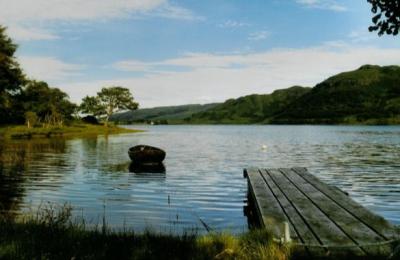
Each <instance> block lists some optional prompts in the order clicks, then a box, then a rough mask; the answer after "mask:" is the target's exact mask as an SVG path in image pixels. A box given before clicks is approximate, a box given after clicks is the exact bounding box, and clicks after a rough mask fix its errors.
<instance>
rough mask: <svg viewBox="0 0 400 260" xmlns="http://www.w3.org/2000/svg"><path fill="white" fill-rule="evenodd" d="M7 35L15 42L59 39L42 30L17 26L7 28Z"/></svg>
mask: <svg viewBox="0 0 400 260" xmlns="http://www.w3.org/2000/svg"><path fill="white" fill-rule="evenodd" d="M7 33H8V35H9V36H10V37H11V38H12V39H14V40H16V41H33V40H55V39H58V38H59V37H58V36H57V35H56V34H54V33H52V32H50V31H47V30H44V29H40V28H33V27H23V26H18V25H15V26H11V27H9V28H8V30H7Z"/></svg>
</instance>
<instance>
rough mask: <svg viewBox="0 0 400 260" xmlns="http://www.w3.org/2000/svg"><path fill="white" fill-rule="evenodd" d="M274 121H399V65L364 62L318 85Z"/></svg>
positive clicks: (373, 122)
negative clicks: (379, 64) (375, 64)
mask: <svg viewBox="0 0 400 260" xmlns="http://www.w3.org/2000/svg"><path fill="white" fill-rule="evenodd" d="M271 122H272V123H372V124H376V123H378V124H379V123H384V124H385V123H399V122H400V67H399V66H386V67H380V66H372V65H364V66H362V67H361V68H359V69H358V70H355V71H350V72H344V73H341V74H338V75H336V76H333V77H331V78H329V79H327V80H325V81H323V82H322V83H320V84H318V85H316V86H315V87H314V88H313V89H312V91H310V92H308V93H306V94H305V95H304V96H302V97H301V98H299V99H297V100H295V101H294V102H293V103H292V104H290V105H289V106H287V107H286V108H285V109H284V110H283V111H282V112H281V113H279V114H277V115H275V116H274V118H273V119H272V120H271Z"/></svg>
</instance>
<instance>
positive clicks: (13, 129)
mask: <svg viewBox="0 0 400 260" xmlns="http://www.w3.org/2000/svg"><path fill="white" fill-rule="evenodd" d="M135 132H143V130H136V129H127V128H123V127H120V126H115V125H108V126H106V125H101V124H99V125H93V124H85V123H73V124H70V125H63V126H48V127H43V126H37V127H29V128H28V127H27V126H25V125H8V126H0V138H6V139H33V138H53V137H68V138H74V137H83V136H96V135H112V134H123V133H135Z"/></svg>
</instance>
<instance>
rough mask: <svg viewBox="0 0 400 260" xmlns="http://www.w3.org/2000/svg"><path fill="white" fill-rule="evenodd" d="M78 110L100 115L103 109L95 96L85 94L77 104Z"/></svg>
mask: <svg viewBox="0 0 400 260" xmlns="http://www.w3.org/2000/svg"><path fill="white" fill-rule="evenodd" d="M79 111H81V112H82V113H84V114H90V115H93V116H95V117H97V116H100V115H102V111H104V109H103V108H102V107H101V106H100V102H99V99H98V98H97V97H89V96H86V97H84V98H83V99H82V103H81V104H80V106H79Z"/></svg>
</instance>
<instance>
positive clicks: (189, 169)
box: [0, 126, 400, 232]
mask: <svg viewBox="0 0 400 260" xmlns="http://www.w3.org/2000/svg"><path fill="white" fill-rule="evenodd" d="M140 127H143V126H140ZM144 128H146V129H148V130H149V131H147V132H143V133H136V134H123V135H115V136H109V137H108V138H105V137H98V138H90V139H74V140H62V139H58V140H47V141H46V140H41V141H20V142H17V143H4V144H1V145H2V146H3V148H2V154H3V157H2V158H6V157H7V155H8V154H9V158H11V157H12V158H14V159H12V160H9V161H7V162H2V165H3V172H4V173H3V177H2V180H1V182H0V185H1V189H0V191H1V190H3V191H6V193H5V194H6V196H5V201H4V202H3V204H4V205H5V207H6V209H7V210H10V211H13V210H17V211H25V210H29V209H31V208H35V207H37V206H38V205H40V204H41V203H43V202H47V201H49V202H52V203H64V202H69V203H71V205H72V206H73V207H74V214H75V215H76V216H83V217H84V218H85V219H86V222H87V223H90V224H92V225H96V224H101V223H102V218H103V215H104V216H105V218H106V220H107V223H108V224H109V225H110V226H112V227H114V228H122V227H124V228H130V229H134V230H137V231H140V230H144V229H145V228H152V229H155V230H157V231H166V232H184V231H188V230H198V231H199V232H203V231H204V230H205V229H204V226H203V224H202V223H206V224H207V225H208V226H209V227H211V228H212V229H215V230H231V231H232V232H243V231H245V230H246V229H247V219H246V217H245V216H244V214H243V206H245V202H244V201H245V199H246V192H247V183H246V180H245V179H243V175H242V171H243V168H245V167H254V166H256V167H296V166H301V167H308V168H309V170H310V172H311V173H313V174H315V175H317V176H318V177H320V178H321V179H322V180H323V181H325V182H327V183H329V184H332V185H336V186H338V187H340V188H342V189H343V190H346V191H347V192H349V193H350V195H351V196H352V197H353V198H354V199H355V200H357V201H358V202H360V203H361V204H363V205H364V206H366V207H368V208H369V209H371V210H373V211H374V212H376V213H378V214H381V215H383V216H385V217H386V218H387V219H388V220H390V221H392V222H393V223H396V224H400V203H399V201H400V173H399V172H400V171H399V169H400V160H398V158H399V157H400V127H392V126H391V127H385V126H382V127H381V126H379V127H374V126H360V127H346V126H152V127H144ZM137 144H149V145H154V146H159V147H161V148H163V149H165V150H166V151H167V157H166V160H165V167H166V173H165V174H136V173H130V172H129V163H130V161H129V158H128V156H127V150H128V148H129V147H130V146H134V145H137ZM263 145H264V146H266V147H267V149H262V147H263ZM16 151H24V153H18V154H17V155H15V154H16ZM15 166H18V167H15ZM3 197H4V196H3ZM3 197H2V198H3Z"/></svg>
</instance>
